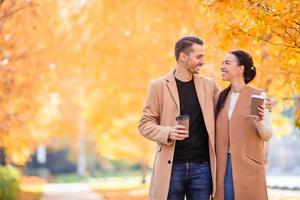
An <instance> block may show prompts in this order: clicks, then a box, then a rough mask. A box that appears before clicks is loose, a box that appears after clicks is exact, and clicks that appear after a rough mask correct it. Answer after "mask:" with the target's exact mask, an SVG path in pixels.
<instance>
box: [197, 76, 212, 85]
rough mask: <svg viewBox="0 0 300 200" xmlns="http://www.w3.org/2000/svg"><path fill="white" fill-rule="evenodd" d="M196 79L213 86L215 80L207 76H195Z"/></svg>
mask: <svg viewBox="0 0 300 200" xmlns="http://www.w3.org/2000/svg"><path fill="white" fill-rule="evenodd" d="M197 78H199V79H201V80H202V81H203V82H205V83H208V84H215V79H214V78H213V77H208V76H197Z"/></svg>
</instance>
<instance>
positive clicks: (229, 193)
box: [224, 153, 234, 200]
mask: <svg viewBox="0 0 300 200" xmlns="http://www.w3.org/2000/svg"><path fill="white" fill-rule="evenodd" d="M224 200H234V189H233V180H232V167H231V155H230V153H228V154H227V165H226V172H225V179H224Z"/></svg>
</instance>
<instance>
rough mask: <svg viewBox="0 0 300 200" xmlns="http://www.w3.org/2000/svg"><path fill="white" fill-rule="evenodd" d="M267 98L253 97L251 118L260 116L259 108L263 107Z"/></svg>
mask: <svg viewBox="0 0 300 200" xmlns="http://www.w3.org/2000/svg"><path fill="white" fill-rule="evenodd" d="M264 101H265V98H264V97H262V96H259V95H252V96H251V109H250V116H252V117H259V115H258V110H257V109H258V107H259V106H261V105H263V104H264Z"/></svg>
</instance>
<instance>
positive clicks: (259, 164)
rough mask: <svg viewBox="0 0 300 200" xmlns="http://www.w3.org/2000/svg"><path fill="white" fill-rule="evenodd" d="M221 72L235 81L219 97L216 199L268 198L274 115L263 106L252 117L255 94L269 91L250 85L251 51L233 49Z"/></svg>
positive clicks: (217, 109)
mask: <svg viewBox="0 0 300 200" xmlns="http://www.w3.org/2000/svg"><path fill="white" fill-rule="evenodd" d="M221 71H222V78H223V80H225V81H230V82H231V84H230V86H229V87H227V88H226V89H224V90H223V91H221V92H220V93H219V94H217V96H216V98H217V99H218V101H217V105H216V154H217V186H216V196H215V199H218V200H219V199H225V200H233V199H236V200H248V199H249V200H266V199H268V196H267V187H266V179H265V157H264V143H265V141H268V140H269V139H270V138H271V137H272V135H273V130H272V127H271V120H270V114H269V111H267V110H266V109H265V108H264V107H265V106H261V107H259V108H258V113H259V117H258V118H253V117H251V116H250V106H251V96H252V95H261V96H264V97H266V93H265V92H263V91H262V90H259V89H256V88H253V87H250V86H248V85H247V84H248V83H249V82H250V81H252V80H253V79H254V77H255V75H256V69H255V67H254V65H253V60H252V58H251V56H250V55H249V54H248V53H247V52H244V51H241V50H236V51H231V52H229V53H228V54H227V55H226V57H225V59H224V61H223V64H222V67H221Z"/></svg>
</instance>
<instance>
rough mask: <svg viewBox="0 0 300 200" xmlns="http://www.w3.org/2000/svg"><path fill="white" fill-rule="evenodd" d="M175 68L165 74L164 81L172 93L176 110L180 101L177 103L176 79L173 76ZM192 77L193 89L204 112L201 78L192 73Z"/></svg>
mask: <svg viewBox="0 0 300 200" xmlns="http://www.w3.org/2000/svg"><path fill="white" fill-rule="evenodd" d="M174 72H175V69H173V70H171V71H170V72H169V73H167V75H166V83H167V86H168V89H169V91H170V93H171V94H172V97H173V99H174V101H175V103H176V106H177V108H178V110H180V103H179V95H178V89H177V85H176V80H175V76H174ZM193 79H194V84H195V89H196V93H197V97H198V100H199V103H200V106H201V109H202V112H203V113H204V112H205V104H204V103H205V102H204V84H203V78H202V77H199V76H198V75H196V74H194V75H193Z"/></svg>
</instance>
